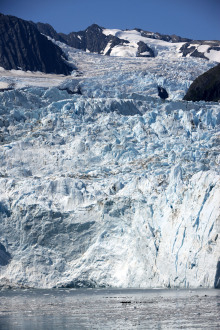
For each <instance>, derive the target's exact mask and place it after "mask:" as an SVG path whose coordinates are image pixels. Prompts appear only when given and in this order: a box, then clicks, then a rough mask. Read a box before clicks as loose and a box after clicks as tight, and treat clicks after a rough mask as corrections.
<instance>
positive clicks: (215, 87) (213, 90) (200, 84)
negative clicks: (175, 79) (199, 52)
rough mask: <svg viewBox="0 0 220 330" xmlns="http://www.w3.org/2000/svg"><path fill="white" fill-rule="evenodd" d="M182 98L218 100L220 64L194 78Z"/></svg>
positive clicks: (219, 97)
mask: <svg viewBox="0 0 220 330" xmlns="http://www.w3.org/2000/svg"><path fill="white" fill-rule="evenodd" d="M183 99H184V100H186V101H214V102H218V101H219V100H220V64H218V65H217V66H215V67H214V68H212V69H210V70H208V71H207V72H205V73H203V74H202V75H201V76H199V77H198V78H196V79H195V80H194V82H193V83H192V84H191V86H190V87H189V90H188V92H187V93H186V95H185V96H184V98H183Z"/></svg>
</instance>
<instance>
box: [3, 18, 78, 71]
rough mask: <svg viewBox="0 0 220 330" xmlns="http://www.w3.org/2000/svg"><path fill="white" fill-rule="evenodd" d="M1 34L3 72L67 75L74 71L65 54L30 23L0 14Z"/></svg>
mask: <svg viewBox="0 0 220 330" xmlns="http://www.w3.org/2000/svg"><path fill="white" fill-rule="evenodd" d="M0 31H1V38H0V54H1V56H0V66H1V67H3V68H4V69H6V70H11V69H15V70H17V69H22V70H24V71H27V70H30V71H41V72H45V73H57V74H65V75H68V74H69V73H70V72H71V71H72V70H73V69H72V68H71V67H70V65H68V64H67V63H66V62H65V59H66V58H65V55H64V53H63V51H62V50H61V49H60V48H59V47H58V46H56V45H55V44H54V43H52V42H51V41H49V40H48V39H47V37H45V36H43V35H42V34H41V33H40V32H39V31H38V30H37V28H36V27H35V25H33V24H31V23H30V22H27V21H25V20H22V19H19V18H17V17H14V16H7V15H3V14H0Z"/></svg>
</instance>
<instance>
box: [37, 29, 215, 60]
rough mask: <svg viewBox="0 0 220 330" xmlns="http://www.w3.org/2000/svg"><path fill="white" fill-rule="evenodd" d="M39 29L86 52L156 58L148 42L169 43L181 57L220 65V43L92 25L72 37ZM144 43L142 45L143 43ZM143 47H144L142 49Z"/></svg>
mask: <svg viewBox="0 0 220 330" xmlns="http://www.w3.org/2000/svg"><path fill="white" fill-rule="evenodd" d="M36 27H37V28H38V30H39V31H40V32H41V33H43V34H45V35H47V36H49V37H51V38H53V39H54V40H55V41H61V42H64V43H66V44H67V45H69V46H71V47H74V48H77V49H80V50H84V51H87V52H92V53H98V54H104V55H111V56H144V57H154V56H156V55H157V50H156V49H152V48H150V47H149V40H151V39H154V40H158V41H159V40H161V41H165V44H166V42H167V43H179V45H180V47H178V48H177V52H178V53H179V55H180V56H183V57H186V56H191V57H200V58H205V59H207V60H214V61H218V62H220V41H217V40H216V41H206V40H191V39H188V38H182V37H179V36H176V35H171V36H170V35H164V34H160V33H154V32H149V31H144V30H141V29H134V30H124V31H123V30H119V29H105V28H103V27H100V26H98V25H97V24H93V25H91V26H89V27H88V28H87V29H86V30H84V31H79V32H71V33H69V34H64V33H57V32H56V31H55V30H54V29H53V27H52V26H50V25H49V24H44V23H36ZM140 43H141V44H140ZM143 47H144V48H143Z"/></svg>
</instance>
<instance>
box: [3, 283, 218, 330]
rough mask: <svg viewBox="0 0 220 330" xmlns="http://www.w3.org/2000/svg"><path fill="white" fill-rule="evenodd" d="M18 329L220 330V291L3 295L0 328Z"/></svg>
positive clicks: (14, 292) (68, 291)
mask: <svg viewBox="0 0 220 330" xmlns="http://www.w3.org/2000/svg"><path fill="white" fill-rule="evenodd" d="M17 329H22V330H23V329H24V330H35V329H36V330H52V329H55V330H61V329H62V330H63V329H74V330H75V329H76V330H78V329H79V330H83V329H209V330H212V329H220V291H219V290H211V289H210V290H133V289H131V290H127V289H123V290H120V289H100V290H99V289H77V290H74V289H58V290H7V291H0V330H17Z"/></svg>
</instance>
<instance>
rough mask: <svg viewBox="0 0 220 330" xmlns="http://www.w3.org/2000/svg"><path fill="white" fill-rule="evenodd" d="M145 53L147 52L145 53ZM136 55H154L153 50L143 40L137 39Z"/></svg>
mask: <svg viewBox="0 0 220 330" xmlns="http://www.w3.org/2000/svg"><path fill="white" fill-rule="evenodd" d="M146 53H147V54H146ZM137 57H154V52H153V50H152V49H151V48H150V47H149V46H148V45H147V44H145V43H144V42H143V41H139V43H138V53H137Z"/></svg>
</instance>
